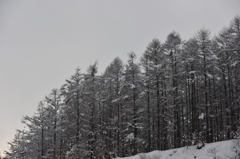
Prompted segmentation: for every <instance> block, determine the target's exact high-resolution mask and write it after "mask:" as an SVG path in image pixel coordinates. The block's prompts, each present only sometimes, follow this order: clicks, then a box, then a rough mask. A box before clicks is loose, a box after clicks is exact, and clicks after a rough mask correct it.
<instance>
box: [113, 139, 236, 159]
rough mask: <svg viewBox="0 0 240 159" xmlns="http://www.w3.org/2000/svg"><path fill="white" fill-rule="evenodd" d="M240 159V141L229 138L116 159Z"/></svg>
mask: <svg viewBox="0 0 240 159" xmlns="http://www.w3.org/2000/svg"><path fill="white" fill-rule="evenodd" d="M195 158H196V159H240V141H239V140H228V141H220V142H215V143H210V144H205V146H204V147H203V148H201V149H197V145H195V146H189V147H181V148H178V149H171V150H166V151H158V150H156V151H152V152H149V153H140V154H137V155H135V156H131V157H124V158H116V159H195Z"/></svg>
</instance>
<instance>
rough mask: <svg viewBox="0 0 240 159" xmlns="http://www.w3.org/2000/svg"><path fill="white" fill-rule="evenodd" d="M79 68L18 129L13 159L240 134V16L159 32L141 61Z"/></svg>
mask: <svg viewBox="0 0 240 159" xmlns="http://www.w3.org/2000/svg"><path fill="white" fill-rule="evenodd" d="M128 56H129V59H128V61H127V62H126V63H125V64H124V63H123V62H122V61H121V59H120V58H115V59H114V60H113V61H112V63H111V64H110V65H109V66H108V67H107V68H106V70H105V72H104V73H103V74H102V75H98V74H97V63H94V64H92V65H90V66H89V67H88V70H87V72H86V73H83V72H82V71H81V70H80V68H77V69H76V71H75V72H74V73H73V75H72V76H71V77H70V78H68V80H66V82H65V83H64V84H63V85H62V86H61V88H59V89H53V90H52V91H51V92H50V94H49V95H47V96H46V97H45V98H44V100H42V101H41V102H40V103H39V105H38V107H37V111H36V113H34V115H33V116H24V117H23V119H22V123H24V124H25V125H26V127H27V129H24V130H17V132H16V134H15V136H14V138H13V139H12V141H10V142H9V146H10V149H9V150H8V151H6V152H5V154H6V158H9V159H15V158H17V159H20V158H28V159H43V158H51V159H57V158H58V159H65V158H68V159H69V158H73V159H86V158H89V159H110V158H114V157H117V156H121V157H124V156H130V155H135V154H137V153H140V152H149V151H153V150H167V149H171V148H178V147H181V146H189V145H197V144H198V148H199V149H201V147H203V146H204V144H205V143H210V142H216V141H223V140H228V139H232V138H238V137H240V122H239V119H240V114H239V112H240V16H236V17H234V18H233V19H232V21H231V22H230V24H229V25H228V26H227V27H225V28H223V29H222V30H221V31H220V32H219V34H218V35H217V36H214V37H211V33H210V31H209V30H208V29H206V28H202V29H200V30H199V31H197V32H196V34H195V35H193V38H191V39H189V40H182V39H181V37H180V34H179V33H177V32H175V31H173V32H171V33H170V34H169V35H168V36H167V38H166V40H165V42H160V41H159V40H158V39H153V40H152V41H151V42H150V43H149V44H148V45H147V47H146V50H145V51H144V53H143V55H142V56H141V57H140V58H139V61H138V62H136V55H135V54H134V53H133V52H131V53H129V54H128Z"/></svg>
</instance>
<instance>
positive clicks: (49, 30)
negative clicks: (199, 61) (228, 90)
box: [0, 0, 240, 152]
mask: <svg viewBox="0 0 240 159" xmlns="http://www.w3.org/2000/svg"><path fill="white" fill-rule="evenodd" d="M236 15H240V0H101V1H99V0H70V1H65V0H51V1H30V0H25V1H18V0H11V1H8V0H5V1H3V0H2V1H0V152H2V151H3V150H5V149H7V142H8V141H10V140H11V139H12V138H13V137H14V134H15V130H16V129H22V127H23V126H22V124H21V119H22V117H23V116H24V115H29V116H31V115H33V113H34V112H36V108H37V105H38V102H39V101H40V100H42V99H43V98H44V96H45V95H48V94H49V93H50V91H51V90H52V89H53V88H59V87H60V86H61V85H62V84H64V82H65V79H67V78H69V77H70V76H71V75H72V74H73V73H74V70H75V68H76V67H78V66H79V67H80V68H81V69H82V72H86V69H87V67H88V66H89V65H90V64H93V63H94V62H95V61H96V60H98V65H99V72H100V73H101V72H104V69H105V68H106V67H107V66H108V65H109V64H110V63H111V62H112V60H113V59H114V58H115V57H117V56H118V57H120V58H121V59H122V60H123V61H124V62H126V61H127V53H128V52H131V51H134V52H135V53H136V54H137V56H138V57H140V56H141V55H142V53H143V52H144V51H145V48H146V46H147V45H148V44H149V43H150V42H151V40H152V39H153V38H159V39H160V41H161V42H164V41H165V39H166V37H167V35H168V34H169V33H170V32H172V31H173V30H175V31H177V32H179V33H180V35H181V37H182V39H184V40H187V39H189V38H190V37H192V36H193V35H194V33H195V32H197V31H198V30H199V29H200V28H202V27H205V28H208V29H210V30H211V32H212V35H216V34H217V33H218V32H219V31H220V30H221V29H222V28H223V27H224V26H228V25H229V22H230V20H232V19H233V17H234V16H236Z"/></svg>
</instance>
